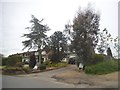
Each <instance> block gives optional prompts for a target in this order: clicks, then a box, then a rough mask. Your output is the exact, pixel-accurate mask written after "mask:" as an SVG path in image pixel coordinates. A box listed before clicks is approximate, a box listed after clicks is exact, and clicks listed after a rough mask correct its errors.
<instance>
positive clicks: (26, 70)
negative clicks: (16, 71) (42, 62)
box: [22, 67, 31, 73]
mask: <svg viewBox="0 0 120 90" xmlns="http://www.w3.org/2000/svg"><path fill="white" fill-rule="evenodd" d="M22 69H23V70H24V71H25V72H26V73H31V68H30V67H23V68H22Z"/></svg>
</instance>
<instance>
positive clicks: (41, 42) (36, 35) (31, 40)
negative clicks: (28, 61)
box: [22, 15, 50, 64]
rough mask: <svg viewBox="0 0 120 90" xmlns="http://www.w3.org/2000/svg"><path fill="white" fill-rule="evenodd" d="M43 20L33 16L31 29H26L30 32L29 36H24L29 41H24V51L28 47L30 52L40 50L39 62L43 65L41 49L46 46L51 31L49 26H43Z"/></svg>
mask: <svg viewBox="0 0 120 90" xmlns="http://www.w3.org/2000/svg"><path fill="white" fill-rule="evenodd" d="M42 21H43V19H42V20H41V21H40V20H38V19H37V18H36V17H35V16H34V15H32V19H31V20H30V23H31V24H32V25H31V26H30V27H27V28H26V29H28V30H30V33H29V34H24V35H23V37H26V38H27V40H25V41H23V42H22V43H23V45H24V46H25V47H24V48H23V50H24V49H25V48H26V47H28V50H29V49H31V48H36V47H37V49H38V50H39V54H38V55H39V58H38V59H39V62H40V64H41V49H43V47H44V46H45V45H46V42H47V35H46V32H47V31H49V30H50V29H49V27H48V26H47V25H43V24H41V23H42Z"/></svg>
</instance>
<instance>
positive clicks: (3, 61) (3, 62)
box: [2, 57, 8, 66]
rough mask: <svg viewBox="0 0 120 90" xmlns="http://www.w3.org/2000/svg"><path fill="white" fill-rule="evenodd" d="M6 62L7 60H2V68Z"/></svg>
mask: <svg viewBox="0 0 120 90" xmlns="http://www.w3.org/2000/svg"><path fill="white" fill-rule="evenodd" d="M7 60H8V58H5V57H3V58H2V66H5V65H6V62H7Z"/></svg>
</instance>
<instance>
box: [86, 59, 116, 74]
mask: <svg viewBox="0 0 120 90" xmlns="http://www.w3.org/2000/svg"><path fill="white" fill-rule="evenodd" d="M115 71H118V61H115V60H109V61H104V62H100V63H97V64H95V65H92V66H86V67H85V72H86V73H87V74H107V73H111V72H115Z"/></svg>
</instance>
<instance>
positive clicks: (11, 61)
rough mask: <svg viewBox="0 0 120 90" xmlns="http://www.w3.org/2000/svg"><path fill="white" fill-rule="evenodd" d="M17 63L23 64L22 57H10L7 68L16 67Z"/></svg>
mask: <svg viewBox="0 0 120 90" xmlns="http://www.w3.org/2000/svg"><path fill="white" fill-rule="evenodd" d="M17 62H22V57H21V56H19V55H12V56H9V57H8V60H7V61H6V66H15V64H16V63H17Z"/></svg>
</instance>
